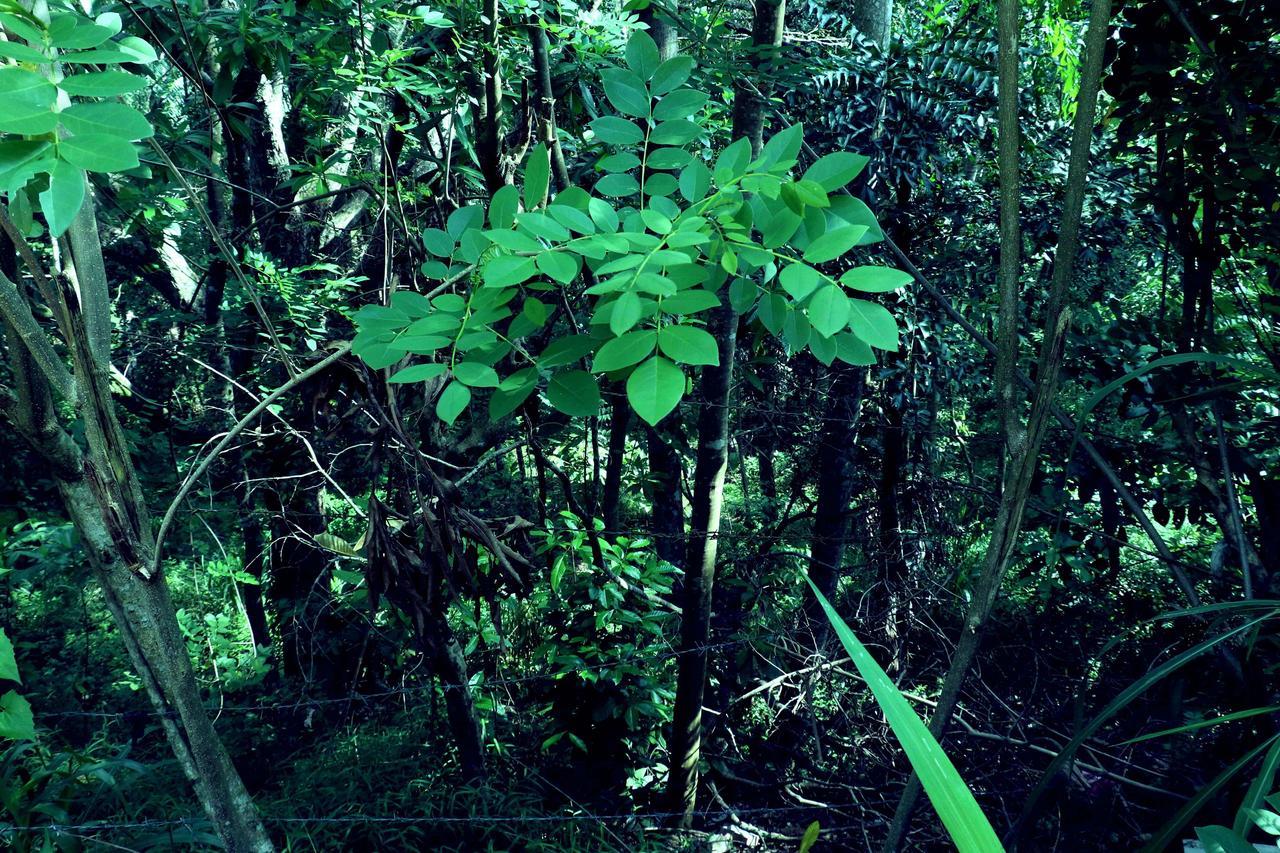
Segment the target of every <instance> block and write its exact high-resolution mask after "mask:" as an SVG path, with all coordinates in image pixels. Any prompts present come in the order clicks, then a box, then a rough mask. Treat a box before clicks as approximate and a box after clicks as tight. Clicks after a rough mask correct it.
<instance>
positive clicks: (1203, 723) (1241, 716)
mask: <svg viewBox="0 0 1280 853" xmlns="http://www.w3.org/2000/svg"><path fill="white" fill-rule="evenodd" d="M1275 711H1280V705H1268V706H1267V707H1265V708H1250V709H1249V710H1247V711H1236V712H1235V713H1233V714H1223V715H1222V716H1221V717H1214V718H1213V719H1211V720H1199V721H1197V722H1194V723H1187V724H1186V725H1185V726H1176V727H1174V728H1172V729H1161V730H1160V731H1158V732H1152V733H1151V734H1148V735H1138V736H1137V737H1131V738H1129V739H1128V740H1122V741H1120V742H1119V743H1117V744H1114V746H1128V745H1129V744H1131V743H1142V742H1143V741H1144V740H1155V739H1156V738H1162V737H1169V736H1171V735H1181V734H1186V733H1187V732H1194V731H1196V730H1197V729H1203V728H1208V727H1209V726H1216V725H1218V724H1220V723H1230V722H1234V721H1236V720H1245V719H1248V718H1249V717H1256V716H1258V715H1259V714H1270V713H1273V712H1275Z"/></svg>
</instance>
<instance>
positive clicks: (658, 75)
mask: <svg viewBox="0 0 1280 853" xmlns="http://www.w3.org/2000/svg"><path fill="white" fill-rule="evenodd" d="M692 73H693V57H692V56H685V55H680V56H673V57H671V58H670V59H668V60H667V61H666V62H664V63H662V64H661V65H659V66H658V68H657V70H656V71H654V72H653V81H652V82H650V84H649V88H650V90H652V91H653V94H655V95H665V94H666V93H667V92H670V91H671V90H672V89H674V88H675V87H677V86H679V85H680V84H681V83H683V82H684V81H686V80H688V79H689V75H690V74H692Z"/></svg>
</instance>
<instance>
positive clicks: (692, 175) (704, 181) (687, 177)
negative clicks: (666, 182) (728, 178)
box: [679, 160, 711, 203]
mask: <svg viewBox="0 0 1280 853" xmlns="http://www.w3.org/2000/svg"><path fill="white" fill-rule="evenodd" d="M679 183H680V195H682V196H684V198H685V201H688V202H690V203H693V202H698V201H702V200H703V199H704V198H706V197H707V190H709V189H711V170H710V169H708V168H707V166H706V164H705V163H703V162H702V161H701V160H694V161H693V162H692V163H690V164H689V165H688V166H685V167H684V169H683V170H682V171H681V172H680V182H679Z"/></svg>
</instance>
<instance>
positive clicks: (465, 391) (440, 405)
mask: <svg viewBox="0 0 1280 853" xmlns="http://www.w3.org/2000/svg"><path fill="white" fill-rule="evenodd" d="M470 402H471V389H470V388H468V387H467V386H466V385H463V384H462V383H461V382H450V383H449V384H448V385H447V386H445V389H444V390H443V391H441V392H440V397H439V398H438V399H437V400H436V417H438V418H439V419H440V420H442V421H444V422H445V423H447V424H449V425H450V426H452V425H453V422H454V421H456V420H457V419H458V415H460V414H462V412H463V410H464V409H466V408H467V404H468V403H470Z"/></svg>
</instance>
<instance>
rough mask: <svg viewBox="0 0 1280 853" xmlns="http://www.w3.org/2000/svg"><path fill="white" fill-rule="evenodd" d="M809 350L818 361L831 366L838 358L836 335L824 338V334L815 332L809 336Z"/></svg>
mask: <svg viewBox="0 0 1280 853" xmlns="http://www.w3.org/2000/svg"><path fill="white" fill-rule="evenodd" d="M869 351H870V350H869V349H868V352H869ZM809 352H811V353H813V357H814V358H816V359H817V360H818V361H820V362H822V363H823V364H825V365H826V366H827V367H830V366H831V363H832V362H834V361H835V360H836V340H835V338H834V337H831V338H824V337H823V336H822V335H819V334H815V335H813V336H811V337H810V338H809Z"/></svg>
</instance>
